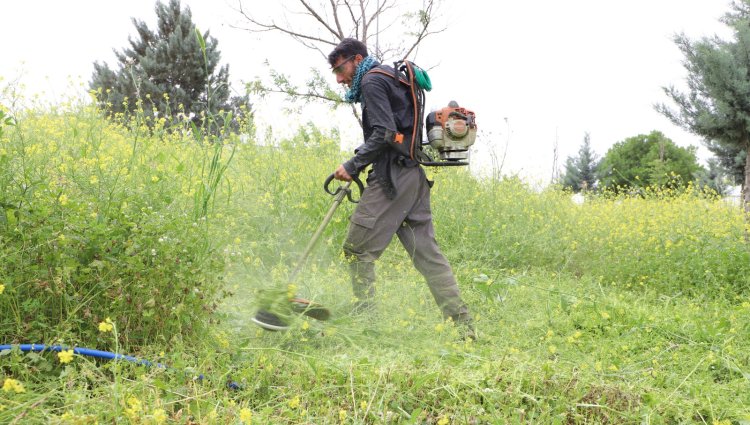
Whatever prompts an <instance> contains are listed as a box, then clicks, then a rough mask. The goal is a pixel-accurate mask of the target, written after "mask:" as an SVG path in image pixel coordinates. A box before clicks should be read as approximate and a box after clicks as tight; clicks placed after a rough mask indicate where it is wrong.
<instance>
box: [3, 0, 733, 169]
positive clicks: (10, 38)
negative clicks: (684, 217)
mask: <svg viewBox="0 0 750 425" xmlns="http://www.w3.org/2000/svg"><path fill="white" fill-rule="evenodd" d="M290 1H292V0H287V2H290ZM292 2H293V1H292ZM235 4H236V0H183V5H188V6H190V8H191V10H192V12H193V20H194V22H195V23H196V24H197V25H198V26H199V28H201V30H206V29H208V30H210V31H211V35H213V36H214V37H216V38H217V39H218V41H219V49H220V51H221V52H222V57H223V61H224V63H228V64H229V65H230V74H231V77H232V80H233V81H234V82H236V83H239V82H240V81H250V80H253V79H254V78H256V77H257V76H262V75H265V74H266V68H265V67H264V66H263V62H264V61H265V60H269V61H270V62H271V64H273V65H275V66H277V67H279V68H281V69H282V70H283V71H284V72H286V73H288V74H293V75H297V74H301V76H300V77H301V78H302V77H304V75H305V74H306V73H307V70H308V69H309V68H310V67H311V66H320V67H321V68H324V69H325V68H326V64H325V63H324V61H323V60H322V58H321V57H319V56H315V55H311V54H310V53H309V52H306V51H305V50H304V48H302V47H301V46H299V45H297V44H294V43H293V42H291V41H287V40H285V39H282V38H279V37H273V36H270V35H267V34H264V35H259V34H250V33H248V32H246V31H243V30H239V29H236V28H233V27H232V25H236V24H239V23H241V21H242V17H241V16H240V15H239V14H238V13H237V12H236V11H234V10H233V8H232V6H233V5H235ZM243 4H244V6H245V7H246V8H251V9H252V8H257V10H263V11H264V12H263V13H266V14H268V13H275V12H274V10H273V9H272V8H273V7H276V5H277V3H276V2H269V1H267V0H264V1H260V0H244V1H243ZM729 4H730V1H729V0H693V1H685V0H630V1H627V2H612V1H602V0H568V1H559V0H537V1H521V0H514V1H502V0H499V1H492V0H460V1H459V0H447V1H446V2H445V4H444V6H443V8H442V9H441V11H440V13H441V17H442V18H441V19H442V20H443V21H442V22H443V23H444V24H445V25H446V27H447V30H446V31H444V32H443V33H441V34H438V35H435V36H433V37H431V38H428V39H427V40H426V41H425V44H424V46H423V48H422V49H421V50H420V52H419V53H418V55H417V58H416V62H417V63H418V64H421V65H423V66H429V67H434V68H432V69H431V70H430V77H431V79H432V83H433V86H435V89H434V90H433V91H432V92H430V93H428V96H427V108H428V109H434V108H439V107H442V106H444V105H445V104H447V102H448V101H449V100H451V99H455V100H457V101H458V102H459V103H460V104H461V105H462V106H466V107H468V108H469V109H472V110H474V111H475V113H476V115H477V121H478V123H479V126H480V129H481V130H482V137H481V140H480V141H479V142H478V143H477V149H476V152H475V153H474V154H473V157H472V162H474V163H475V164H477V165H479V164H487V163H489V161H487V159H488V158H489V156H490V155H489V153H488V152H489V151H490V150H494V152H495V156H497V157H502V155H503V152H504V151H505V149H506V146H507V156H506V159H505V163H504V167H503V173H505V174H514V173H517V174H519V175H521V176H522V177H524V178H526V179H528V180H530V181H533V182H541V183H544V182H547V181H549V179H550V177H551V175H552V170H553V162H554V155H553V153H554V147H555V145H557V146H558V159H557V162H558V165H559V166H560V167H561V166H562V164H563V163H564V161H565V158H566V157H567V156H569V155H575V154H576V152H577V150H578V148H579V147H580V144H581V142H582V140H583V137H584V134H585V133H586V132H589V133H590V135H591V142H592V145H593V147H594V149H595V151H596V152H597V154H599V155H600V156H602V155H603V154H604V153H605V152H606V151H607V149H608V148H609V147H610V146H612V145H613V144H614V143H616V142H618V141H621V140H624V139H625V138H627V137H631V136H635V135H638V134H646V133H649V132H651V131H652V130H660V131H662V132H663V133H665V134H666V136H667V137H669V138H671V139H672V140H673V141H674V142H675V143H677V144H678V145H681V146H688V145H696V146H698V145H700V140H699V139H698V138H696V137H694V136H692V135H690V134H687V133H685V132H683V131H682V130H680V129H679V128H677V127H675V126H673V125H672V124H671V123H670V122H669V121H668V120H667V119H666V118H664V117H663V116H661V115H659V114H658V113H657V112H655V111H654V109H653V104H654V103H658V102H664V101H666V100H667V99H666V98H665V95H664V94H663V92H662V90H661V87H662V86H669V85H676V86H683V85H684V81H685V76H686V73H685V70H684V68H683V67H682V64H681V60H682V56H681V53H680V52H679V50H678V49H677V47H676V46H675V44H674V42H673V36H674V34H675V33H679V32H685V33H686V34H687V35H688V36H690V37H691V38H694V39H695V38H700V37H703V36H712V35H714V34H719V35H722V36H726V35H727V34H728V32H727V30H726V28H725V26H724V25H722V24H721V23H720V22H719V21H718V20H719V18H720V17H721V16H722V15H723V14H724V13H725V12H727V11H728V9H729ZM154 5H155V1H153V0H122V1H106V0H69V1H65V2H62V1H57V0H26V1H13V2H4V4H3V7H2V10H3V23H2V25H1V26H0V36H1V38H0V40H2V43H3V44H2V46H3V49H2V50H3V54H2V60H1V61H0V76H2V77H3V78H4V80H5V81H3V82H0V85H5V84H7V83H8V81H12V80H15V79H17V78H19V77H20V81H21V83H23V84H25V86H26V89H25V91H26V93H27V94H41V95H42V96H44V97H45V98H53V99H55V98H61V97H62V96H64V95H65V94H66V93H71V91H73V92H75V91H78V92H85V86H86V85H87V82H88V81H89V80H90V78H91V73H92V71H93V66H92V63H93V62H94V61H105V62H108V63H110V65H111V66H112V67H115V63H114V55H113V53H112V49H113V48H116V49H118V50H119V49H122V48H123V47H125V46H126V45H127V38H128V36H129V35H131V34H133V32H134V30H133V25H132V23H131V17H137V18H138V19H141V20H144V21H146V22H147V23H149V24H150V26H152V28H153V23H154V22H155V13H154ZM259 13H260V12H259ZM326 75H330V74H326ZM330 78H331V81H332V82H334V81H333V80H334V79H333V76H331V77H330ZM68 81H72V82H73V84H72V86H71V85H70V84H69V83H68ZM256 107H257V108H258V112H259V120H260V121H261V124H266V123H269V122H271V123H274V128H275V129H276V131H277V132H278V133H279V134H280V135H281V134H283V133H284V131H285V129H288V128H290V126H289V125H288V123H290V122H291V123H298V122H306V121H309V120H311V119H312V120H317V121H318V122H320V123H326V125H327V123H329V122H330V121H332V120H331V116H330V114H328V113H327V112H325V111H323V112H322V113H321V111H320V110H308V111H304V112H303V113H302V114H301V115H297V114H295V115H293V116H284V115H283V113H282V111H281V110H280V107H279V104H278V102H275V101H272V100H269V101H265V102H256ZM335 118H336V120H333V121H334V122H340V126H341V130H342V134H343V136H344V139H345V147H347V148H348V147H351V146H355V145H356V144H358V143H359V140H358V139H359V137H361V136H359V135H358V132H357V129H356V128H355V127H354V119H353V118H351V116H350V115H347V114H341V113H339V114H336V115H335ZM337 120H338V121H337ZM701 156H702V157H703V158H705V157H706V156H707V154H706V153H705V150H701Z"/></svg>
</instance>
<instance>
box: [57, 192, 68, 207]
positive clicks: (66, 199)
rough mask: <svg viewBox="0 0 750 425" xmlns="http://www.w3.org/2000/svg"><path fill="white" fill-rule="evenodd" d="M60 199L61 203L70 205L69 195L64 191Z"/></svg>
mask: <svg viewBox="0 0 750 425" xmlns="http://www.w3.org/2000/svg"><path fill="white" fill-rule="evenodd" d="M59 201H60V205H68V196H67V195H65V194H64V193H63V194H62V195H60V198H59Z"/></svg>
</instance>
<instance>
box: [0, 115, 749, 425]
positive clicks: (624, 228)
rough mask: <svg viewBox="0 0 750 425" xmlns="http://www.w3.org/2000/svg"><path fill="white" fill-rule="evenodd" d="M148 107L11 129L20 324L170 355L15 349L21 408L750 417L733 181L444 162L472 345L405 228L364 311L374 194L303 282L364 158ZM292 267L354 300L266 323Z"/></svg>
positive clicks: (30, 418) (196, 414)
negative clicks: (347, 170) (610, 188)
mask: <svg viewBox="0 0 750 425" xmlns="http://www.w3.org/2000/svg"><path fill="white" fill-rule="evenodd" d="M147 124H149V123H144V122H139V121H138V120H137V119H133V120H128V121H120V122H119V123H113V122H108V121H106V120H104V119H103V118H101V117H100V116H99V114H98V113H97V112H96V111H94V110H92V109H90V108H88V107H85V106H73V107H68V108H62V107H61V108H60V110H45V111H41V112H32V111H29V112H25V113H23V114H22V115H21V116H17V117H16V122H15V124H14V125H13V123H11V124H10V125H4V126H3V127H2V133H1V134H0V187H2V192H0V205H1V206H2V209H0V261H1V262H2V268H0V288H1V289H0V344H20V343H47V344H61V345H64V346H65V347H69V348H73V347H89V348H96V349H100V350H106V351H112V352H119V353H125V354H133V355H137V356H139V357H140V358H144V359H149V360H151V361H153V362H159V363H162V364H163V365H166V366H167V367H158V366H151V367H146V366H142V365H138V364H133V363H129V362H106V361H102V360H97V359H93V358H90V357H85V356H80V355H72V356H69V355H67V354H66V353H59V354H58V353H49V352H48V353H42V354H31V353H22V352H21V351H20V350H18V349H17V348H15V349H12V350H6V351H2V352H0V374H1V375H0V382H1V383H2V388H3V390H2V391H0V423H19V424H20V423H65V424H68V423H70V424H93V423H158V424H161V423H188V424H192V423H198V424H203V423H216V424H224V423H251V422H252V423H258V424H265V423H273V424H287V423H288V424H297V423H306V424H307V423H309V424H332V423H336V424H341V423H343V424H369V423H404V424H407V423H411V424H441V425H445V424H474V423H476V424H496V423H497V424H504V423H561V424H562V423H564V424H568V423H597V424H600V423H654V424H661V423H708V424H747V423H750V339H749V338H748V333H749V332H750V298H748V284H749V283H750V253H749V251H748V249H747V245H746V242H745V241H744V232H745V225H744V222H743V217H742V214H741V212H740V211H739V210H738V209H737V208H736V207H732V206H728V205H726V204H725V203H723V202H722V201H721V200H720V199H717V198H715V197H712V196H711V195H709V194H704V193H701V192H700V191H698V190H693V189H688V190H683V191H667V190H651V191H648V192H647V193H646V194H645V195H643V196H632V197H629V196H624V195H623V196H614V195H613V196H599V197H593V198H590V199H587V202H585V203H584V204H583V205H577V204H575V203H573V202H571V200H570V194H568V193H565V192H562V191H560V190H558V189H555V188H549V189H546V190H543V191H541V192H540V191H536V190H532V189H531V188H529V187H528V186H527V185H526V184H524V182H522V181H519V180H518V179H514V178H506V179H503V180H501V181H490V180H481V181H480V180H477V179H475V178H473V177H472V176H471V175H469V174H468V173H467V172H466V170H457V169H429V170H428V173H429V174H430V175H431V178H433V179H434V180H435V182H436V183H435V186H434V188H433V191H432V207H433V214H434V218H435V226H436V232H437V237H438V241H439V242H440V244H441V246H442V248H443V251H444V253H445V254H446V256H447V257H448V259H449V260H450V261H451V264H452V266H453V268H454V272H455V274H456V276H457V277H458V280H459V284H460V287H461V290H462V294H463V297H464V299H465V300H466V301H467V303H468V304H469V306H470V309H471V310H472V313H473V314H474V316H475V319H476V326H477V330H478V334H479V339H478V340H477V341H476V342H464V341H462V340H460V339H459V338H458V336H459V335H458V332H457V330H456V329H455V328H454V326H453V325H452V324H451V323H446V322H443V321H442V320H441V317H440V314H439V310H438V308H437V307H436V306H435V304H434V302H433V300H432V298H431V295H430V293H429V291H428V289H427V287H426V285H425V284H424V282H423V280H422V278H421V276H419V274H418V273H417V272H416V271H415V270H414V269H413V268H412V267H411V264H410V263H409V260H408V257H407V255H406V253H405V252H403V250H402V249H401V247H400V246H399V245H398V243H397V242H394V243H393V244H392V245H391V246H390V247H389V249H388V250H387V251H386V253H385V254H384V256H383V258H381V260H380V262H379V263H378V282H377V290H378V306H377V309H376V310H375V311H373V312H369V313H365V314H353V313H352V303H353V300H352V295H351V290H350V286H349V282H348V272H347V267H346V264H345V262H344V261H343V258H342V254H341V248H340V247H341V243H342V242H343V238H344V236H345V234H346V228H347V224H348V215H349V214H351V212H352V210H353V206H352V205H351V204H348V203H345V204H344V205H342V207H341V208H340V209H339V210H338V211H337V212H336V215H335V216H334V220H333V221H332V223H331V224H330V225H329V226H328V228H327V229H326V231H325V232H324V234H323V237H322V239H321V241H320V243H319V245H318V246H317V247H316V249H315V251H314V252H313V255H312V256H311V258H310V259H309V260H308V262H307V263H306V265H305V268H304V269H303V270H302V273H301V274H300V275H299V277H298V279H297V280H296V281H295V282H288V276H289V274H290V272H291V270H292V269H293V268H294V266H295V265H296V264H295V263H296V261H297V259H298V258H299V256H300V254H301V253H302V250H303V248H304V247H305V245H306V244H307V242H308V240H309V238H310V236H311V235H312V233H313V231H314V230H315V228H316V227H317V226H318V224H319V223H320V220H321V219H322V217H323V215H324V213H325V211H326V210H327V209H328V207H329V206H330V203H331V197H330V196H329V195H327V194H325V193H324V192H323V190H322V183H323V180H324V179H325V177H327V176H328V175H329V174H330V173H331V172H332V170H334V169H335V167H336V166H337V165H338V164H339V163H340V162H341V160H342V159H345V158H346V157H347V154H346V153H342V152H340V151H339V148H338V146H339V141H338V140H337V135H336V134H335V133H333V134H323V133H321V132H320V131H318V130H317V129H315V128H302V129H300V132H299V134H298V135H297V136H296V137H294V138H292V139H290V140H285V141H281V142H279V143H277V144H275V145H273V146H270V145H269V144H267V143H266V144H263V143H257V142H256V141H255V140H254V137H250V140H249V141H247V142H245V143H243V142H241V141H240V138H239V137H237V136H236V135H233V134H221V135H219V136H207V135H199V134H195V133H193V132H190V131H189V128H188V127H184V128H182V129H178V130H177V131H174V130H167V129H165V128H163V127H160V126H159V125H158V124H157V126H156V130H149V129H148V127H147V126H146V125H147ZM244 130H245V131H247V132H249V134H251V135H252V128H251V127H245V128H244ZM212 137H213V138H212ZM211 141H212V142H213V143H209V142H211ZM290 285H291V288H290V287H289V286H290ZM269 289H275V290H279V291H282V292H284V291H286V290H292V291H293V292H296V293H299V294H300V295H302V296H305V297H307V298H310V299H313V300H315V301H318V302H322V303H324V304H325V305H327V306H329V307H330V309H331V310H332V312H333V318H332V319H331V320H330V321H328V322H318V321H315V320H312V319H306V318H305V317H304V316H294V317H293V320H292V322H291V328H290V330H289V331H287V332H283V333H278V332H277V333H273V332H265V331H262V330H261V329H259V328H258V327H256V326H254V325H253V324H251V323H250V321H249V319H250V318H251V317H252V316H253V314H254V311H255V308H256V305H257V300H258V298H259V295H260V294H262V293H265V292H267V290H269ZM228 384H231V385H228Z"/></svg>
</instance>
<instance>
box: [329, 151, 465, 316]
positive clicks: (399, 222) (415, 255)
mask: <svg viewBox="0 0 750 425" xmlns="http://www.w3.org/2000/svg"><path fill="white" fill-rule="evenodd" d="M391 173H392V176H393V180H394V182H395V186H396V189H397V191H398V194H397V195H396V198H395V199H388V198H387V197H386V196H385V194H384V193H383V189H382V187H381V185H380V183H379V182H378V181H377V179H374V178H371V179H368V186H367V189H366V190H365V191H364V193H363V194H362V199H361V200H360V202H359V204H358V205H357V208H356V209H355V211H354V214H352V217H351V223H350V225H349V234H348V236H347V238H346V241H345V242H344V253H345V254H346V256H347V258H348V260H349V261H350V270H351V274H352V286H353V290H354V296H355V297H357V298H358V299H360V300H361V301H365V302H367V301H370V300H371V298H372V297H373V295H374V293H375V287H374V283H375V264H374V263H375V260H377V259H378V258H379V257H380V255H381V254H382V253H383V251H385V249H386V248H387V247H388V244H389V243H390V242H391V239H392V238H393V235H394V234H396V235H397V236H398V239H399V241H401V245H403V247H404V248H405V249H406V252H408V253H409V257H410V258H411V260H412V262H413V263H414V267H416V269H417V270H418V271H419V272H420V273H421V274H422V275H423V276H424V278H425V280H426V281H427V285H428V286H429V288H430V291H431V292H432V296H433V297H434V298H435V301H436V302H437V305H438V306H439V307H440V310H441V311H442V313H443V317H444V318H446V319H447V318H452V319H453V320H454V322H457V323H459V322H460V323H469V322H471V316H470V315H469V311H468V308H467V307H466V304H464V302H463V301H462V300H461V294H460V291H459V289H458V284H457V283H456V278H455V277H454V275H453V270H451V267H450V265H449V264H448V260H447V259H446V258H445V256H444V255H443V253H442V252H441V251H440V247H438V244H437V241H436V240H435V230H434V228H433V225H432V212H431V210H430V187H429V185H428V183H427V178H426V176H425V173H424V170H422V168H421V167H410V168H406V167H401V166H398V165H395V164H394V165H393V166H392V167H391Z"/></svg>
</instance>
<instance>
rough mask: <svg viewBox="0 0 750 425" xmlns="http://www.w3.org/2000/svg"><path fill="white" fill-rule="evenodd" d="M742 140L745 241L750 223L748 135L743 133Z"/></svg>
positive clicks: (749, 147)
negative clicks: (743, 150)
mask: <svg viewBox="0 0 750 425" xmlns="http://www.w3.org/2000/svg"><path fill="white" fill-rule="evenodd" d="M742 138H743V139H744V140H743V141H742V142H743V144H744V145H745V151H746V152H747V153H746V154H745V181H744V182H743V183H742V208H743V210H744V212H745V224H746V226H745V242H746V243H748V242H750V233H748V228H749V227H750V226H747V224H750V143H748V142H750V141H749V140H748V135H747V133H745V134H744V135H743V136H742Z"/></svg>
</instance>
